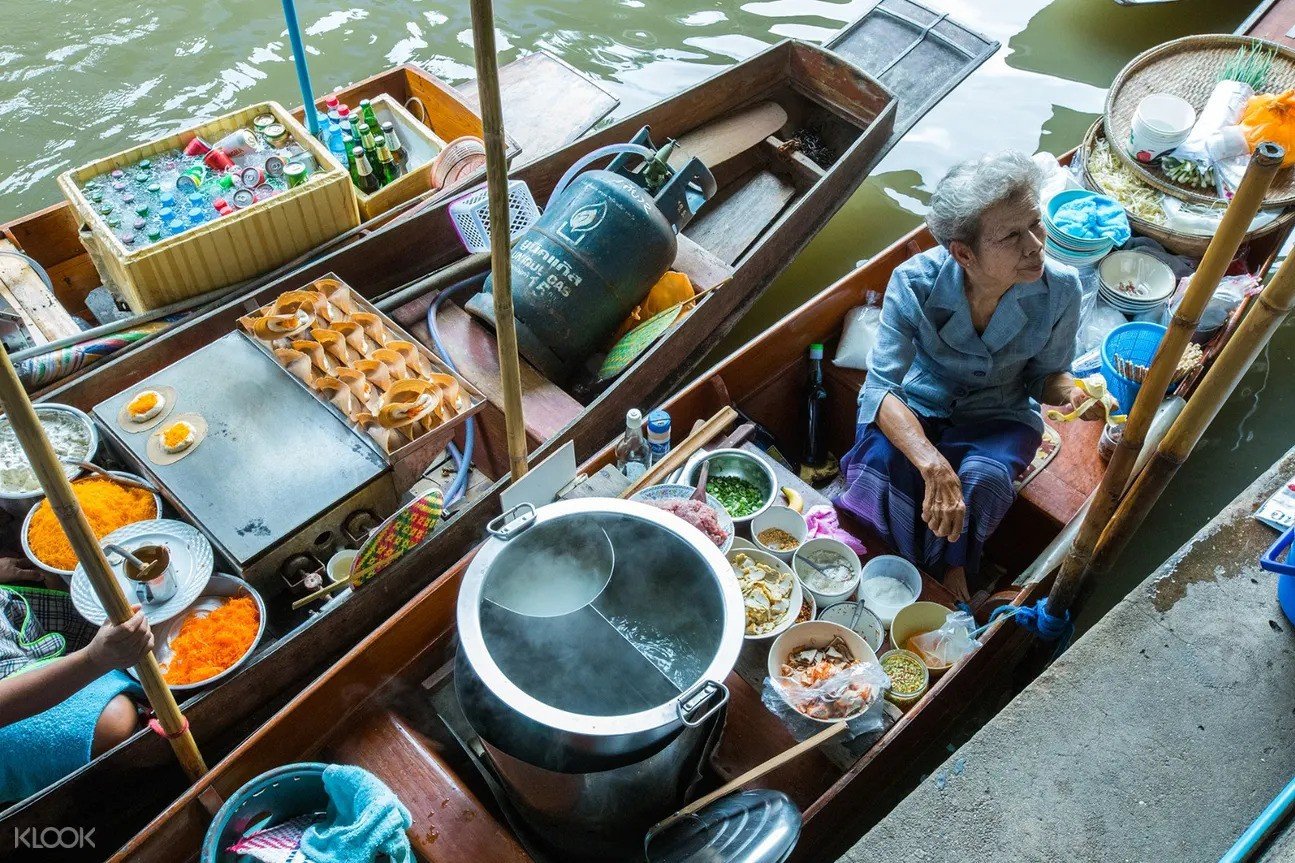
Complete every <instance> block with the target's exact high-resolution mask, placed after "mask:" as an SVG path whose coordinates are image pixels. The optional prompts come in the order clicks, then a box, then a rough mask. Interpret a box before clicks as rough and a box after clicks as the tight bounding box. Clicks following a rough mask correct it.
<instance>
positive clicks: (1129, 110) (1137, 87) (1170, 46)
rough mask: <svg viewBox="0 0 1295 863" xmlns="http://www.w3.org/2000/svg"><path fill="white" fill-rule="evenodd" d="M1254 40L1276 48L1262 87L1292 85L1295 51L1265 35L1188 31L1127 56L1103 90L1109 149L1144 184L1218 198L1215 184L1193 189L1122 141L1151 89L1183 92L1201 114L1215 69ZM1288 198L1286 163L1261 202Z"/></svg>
mask: <svg viewBox="0 0 1295 863" xmlns="http://www.w3.org/2000/svg"><path fill="white" fill-rule="evenodd" d="M1256 42H1258V43H1261V44H1262V45H1264V46H1265V47H1267V48H1272V49H1276V51H1277V56H1276V57H1275V58H1274V60H1273V66H1272V71H1271V72H1270V73H1269V75H1268V82H1267V84H1266V86H1265V90H1266V91H1267V92H1270V93H1280V92H1282V91H1284V90H1289V89H1291V88H1295V51H1291V50H1290V49H1288V48H1285V47H1282V46H1281V45H1277V44H1276V43H1273V42H1268V41H1266V40H1263V39H1253V38H1250V37H1246V36H1224V35H1208V36H1187V37H1184V38H1182V39H1174V40H1173V41H1171V42H1165V43H1164V44H1163V45H1157V46H1156V47H1154V48H1151V49H1150V50H1147V51H1143V52H1142V53H1141V54H1139V55H1138V56H1136V57H1134V58H1133V59H1132V60H1131V61H1129V64H1128V65H1127V66H1125V67H1124V69H1123V70H1122V71H1121V72H1120V74H1119V75H1117V76H1116V78H1115V80H1114V81H1112V82H1111V88H1110V89H1109V90H1108V91H1107V92H1106V110H1105V117H1106V128H1107V130H1108V131H1109V135H1110V139H1111V140H1113V141H1117V142H1120V144H1121V146H1117V147H1113V149H1114V150H1115V152H1116V153H1117V154H1119V156H1120V158H1121V159H1123V160H1124V162H1125V163H1126V164H1127V165H1128V166H1129V167H1130V168H1132V169H1133V170H1134V171H1135V172H1136V173H1137V174H1139V175H1140V176H1141V177H1142V179H1143V180H1145V181H1146V182H1147V184H1148V185H1151V186H1155V187H1156V188H1158V189H1160V190H1161V191H1165V192H1170V193H1172V194H1174V195H1176V196H1178V197H1179V198H1182V199H1183V200H1185V201H1195V202H1197V203H1202V204H1213V203H1218V201H1219V197H1218V195H1216V194H1215V193H1214V190H1213V189H1204V190H1202V189H1197V188H1193V187H1191V186H1185V185H1183V184H1182V183H1178V182H1175V181H1174V180H1171V179H1169V177H1167V176H1166V175H1165V173H1164V172H1163V171H1161V170H1160V166H1159V163H1158V162H1157V163H1156V164H1153V165H1144V164H1143V163H1141V162H1139V161H1138V160H1137V159H1135V158H1133V156H1132V155H1131V154H1129V153H1128V152H1126V147H1124V146H1123V142H1125V141H1128V140H1129V132H1130V129H1131V128H1132V124H1133V114H1134V112H1135V111H1137V108H1138V103H1139V102H1141V101H1142V100H1143V99H1144V98H1145V97H1147V96H1150V95H1151V94H1152V93H1170V94H1172V95H1175V96H1181V97H1182V98H1183V99H1186V100H1187V101H1188V102H1190V103H1191V104H1192V107H1193V108H1195V109H1196V111H1197V113H1198V114H1199V112H1200V110H1201V109H1202V108H1204V107H1205V103H1206V101H1207V100H1208V99H1209V97H1210V93H1211V92H1213V90H1214V85H1215V84H1216V83H1218V76H1219V72H1220V71H1221V70H1222V69H1223V67H1224V65H1225V64H1226V63H1227V62H1228V60H1229V59H1231V58H1232V55H1234V54H1235V53H1236V51H1237V49H1238V48H1240V47H1242V46H1245V45H1250V44H1252V43H1256ZM1290 204H1295V171H1292V170H1290V169H1286V170H1282V171H1279V172H1278V173H1277V177H1276V179H1275V180H1274V182H1273V185H1272V188H1271V189H1269V190H1268V194H1267V196H1266V197H1265V198H1264V206H1267V207H1281V206H1288V205H1290Z"/></svg>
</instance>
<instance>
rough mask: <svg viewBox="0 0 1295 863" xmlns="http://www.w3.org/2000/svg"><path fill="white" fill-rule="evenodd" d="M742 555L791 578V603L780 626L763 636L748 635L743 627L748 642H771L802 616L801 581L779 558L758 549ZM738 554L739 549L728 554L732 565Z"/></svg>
mask: <svg viewBox="0 0 1295 863" xmlns="http://www.w3.org/2000/svg"><path fill="white" fill-rule="evenodd" d="M741 553H742V554H745V555H746V556H747V557H749V558H751V559H752V560H754V561H756V562H757V563H763V564H766V565H767V566H771V567H773V568H774V569H776V570H778V571H779V572H783V573H786V574H787V575H790V576H791V596H790V597H789V598H788V599H789V602H788V603H787V613H786V614H784V615H783V618H782V620H780V621H779V622H778V625H777V626H775V627H774V628H773V629H771V630H769V631H768V632H766V633H763V634H762V635H748V634H747V633H746V627H745V624H744V625H743V631H742V637H743V638H744V639H746V640H747V641H770V640H772V639H774V638H777V637H778V636H779V635H781V634H782V633H783V632H785V631H786V630H787V628H788V627H790V626H791V625H792V624H794V623H795V622H796V617H797V616H798V615H799V614H800V607H801V605H803V604H804V601H805V595H804V591H803V590H802V589H801V586H800V579H798V578H796V574H795V573H794V572H792V570H791V567H790V566H788V565H787V564H785V563H783V562H782V561H781V560H779V559H778V558H776V557H774V556H773V555H772V554H770V553H769V552H767V551H759V550H758V549H757V550H750V551H743V552H741ZM737 554H738V551H737V549H732V550H730V551H729V552H728V553H727V555H726V557H728V560H729V563H730V564H732V562H733V558H734V556H736V555H737Z"/></svg>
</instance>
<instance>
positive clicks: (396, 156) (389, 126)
mask: <svg viewBox="0 0 1295 863" xmlns="http://www.w3.org/2000/svg"><path fill="white" fill-rule="evenodd" d="M382 137H384V138H386V139H387V148H388V149H389V150H391V158H392V160H393V161H394V162H395V163H396V169H397V170H398V171H399V172H400V173H402V174H404V173H405V172H407V171H408V170H409V153H408V151H406V150H405V145H404V144H402V143H400V138H399V136H397V135H396V124H395V123H392V122H391V121H387V122H386V123H383V124H382Z"/></svg>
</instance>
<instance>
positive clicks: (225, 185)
mask: <svg viewBox="0 0 1295 863" xmlns="http://www.w3.org/2000/svg"><path fill="white" fill-rule="evenodd" d="M219 183H220V187H221V188H222V189H232V188H234V175H233V174H221V175H220V180H219Z"/></svg>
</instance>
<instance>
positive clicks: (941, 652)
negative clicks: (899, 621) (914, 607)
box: [908, 611, 980, 667]
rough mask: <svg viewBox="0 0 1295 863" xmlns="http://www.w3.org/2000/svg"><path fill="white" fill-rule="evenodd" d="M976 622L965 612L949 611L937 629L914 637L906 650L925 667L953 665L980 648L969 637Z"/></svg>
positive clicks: (977, 643)
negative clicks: (919, 659)
mask: <svg viewBox="0 0 1295 863" xmlns="http://www.w3.org/2000/svg"><path fill="white" fill-rule="evenodd" d="M975 628H976V621H975V620H973V619H972V617H971V615H970V614H967V612H965V611H950V612H949V614H948V615H947V616H946V617H945V618H944V624H943V625H941V626H940V628H939V629H936V630H932V631H931V632H923V633H921V634H920V635H914V636H913V637H912V638H910V639H909V640H908V649H909V650H911V651H913V652H914V653H916V654H917V655H918V656H920V657H922V661H923V662H925V663H926V664H927V666H935V667H939V666H942V665H953V664H954V663H955V662H957V661H958V660H959V659H961V658H962V657H964V656H966V655H967V654H969V653H972V652H974V651H975V650H977V649H978V648H979V647H980V642H979V641H976V639H974V638H972V637H971V633H972V631H973V630H974V629H975Z"/></svg>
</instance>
